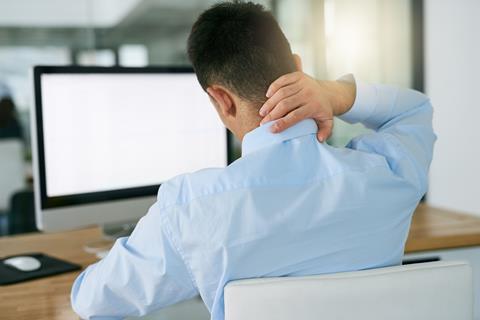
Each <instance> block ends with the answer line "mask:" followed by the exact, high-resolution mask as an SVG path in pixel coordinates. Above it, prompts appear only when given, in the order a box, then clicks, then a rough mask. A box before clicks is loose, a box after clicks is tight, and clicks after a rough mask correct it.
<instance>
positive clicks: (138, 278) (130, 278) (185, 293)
mask: <svg viewBox="0 0 480 320" xmlns="http://www.w3.org/2000/svg"><path fill="white" fill-rule="evenodd" d="M163 220H164V219H162V215H161V212H160V209H159V206H158V203H155V204H154V205H153V206H152V207H151V208H150V210H149V212H148V213H147V215H145V216H144V217H143V218H142V219H140V221H139V223H138V224H137V226H136V228H135V230H134V231H133V233H132V235H131V236H130V237H125V238H120V239H118V240H117V241H116V242H115V245H114V246H113V248H112V249H111V250H110V252H109V253H108V255H107V256H106V257H105V258H104V259H102V260H101V261H99V262H98V263H96V264H94V265H92V266H90V267H88V268H87V269H86V270H85V271H84V272H83V273H82V274H81V275H80V276H79V277H78V278H77V279H76V281H75V283H74V284H73V288H72V293H71V302H72V307H73V309H74V310H75V312H76V313H77V314H78V315H79V316H80V317H82V318H83V319H123V318H124V317H126V316H141V315H145V314H147V313H150V312H152V311H154V310H157V309H160V308H163V307H165V306H168V305H171V304H174V303H176V302H179V301H182V300H186V299H189V298H191V297H193V296H195V295H196V294H198V292H197V289H196V288H195V285H194V284H193V281H192V278H191V277H190V273H189V271H188V268H187V266H186V265H185V263H184V262H183V259H182V257H181V256H180V254H179V252H178V251H177V250H176V248H175V246H174V244H173V243H172V242H171V238H170V237H169V233H168V230H169V229H167V228H166V227H165V222H164V221H163Z"/></svg>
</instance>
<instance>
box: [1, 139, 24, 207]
mask: <svg viewBox="0 0 480 320" xmlns="http://www.w3.org/2000/svg"><path fill="white" fill-rule="evenodd" d="M0 177H1V178H0V212H2V211H4V212H5V211H7V209H8V206H9V202H10V197H11V196H12V194H13V193H15V191H18V190H20V189H22V188H24V187H25V165H24V161H23V143H22V141H21V140H20V139H16V138H11V139H4V140H0Z"/></svg>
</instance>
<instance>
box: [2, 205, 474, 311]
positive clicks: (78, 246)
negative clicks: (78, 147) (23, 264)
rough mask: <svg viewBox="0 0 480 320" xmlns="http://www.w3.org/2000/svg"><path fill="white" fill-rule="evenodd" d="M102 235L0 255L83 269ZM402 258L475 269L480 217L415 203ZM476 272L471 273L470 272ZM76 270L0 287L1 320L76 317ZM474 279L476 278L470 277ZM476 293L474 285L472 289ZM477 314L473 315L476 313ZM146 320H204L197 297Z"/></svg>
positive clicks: (90, 232) (26, 241) (38, 238)
mask: <svg viewBox="0 0 480 320" xmlns="http://www.w3.org/2000/svg"><path fill="white" fill-rule="evenodd" d="M99 237H101V233H100V229H99V228H90V229H83V230H77V231H69V232H61V233H52V234H39V233H35V234H29V235H21V236H13V237H5V238H0V255H1V256H7V255H13V254H20V253H29V252H30V253H31V252H43V253H46V254H49V255H52V256H55V257H58V258H62V259H65V260H68V261H71V262H74V263H78V264H80V265H82V266H83V267H86V266H88V265H89V264H91V263H94V262H95V261H96V257H95V255H93V254H89V253H86V252H85V251H84V249H83V247H84V246H85V244H86V243H88V242H89V241H91V240H92V239H97V238H99ZM406 252H407V255H406V257H407V258H418V257H427V258H428V257H432V256H434V257H440V258H441V259H462V260H469V261H470V262H471V263H472V266H473V267H474V269H476V270H477V278H474V279H475V281H476V282H477V283H478V281H480V279H479V277H478V270H479V269H480V217H474V216H469V215H464V214H457V213H455V212H451V211H447V210H440V209H436V208H432V207H429V206H426V205H420V206H419V207H418V208H417V211H416V213H415V215H414V218H413V222H412V227H411V232H410V235H409V238H408V241H407V245H406ZM474 272H475V270H474ZM78 274H79V272H72V273H67V274H63V275H58V276H53V277H49V278H44V279H39V280H34V281H30V282H24V283H20V284H15V285H10V286H0V310H1V313H0V314H1V318H2V319H32V318H33V319H51V320H55V319H62V320H63V319H78V317H77V316H76V315H75V314H74V312H73V310H72V309H71V307H70V288H71V285H72V283H73V281H74V279H75V278H76V276H77V275H78ZM474 277H475V275H474ZM475 288H476V290H478V289H479V286H478V284H477V286H476V287H475ZM477 312H478V311H477ZM148 318H150V319H172V320H173V319H187V318H188V319H189V320H194V319H209V317H208V313H207V311H206V309H205V308H204V307H203V306H202V305H201V301H200V300H199V299H195V300H190V301H187V302H185V303H183V304H182V305H180V307H179V306H173V307H169V308H167V309H166V310H162V311H161V312H158V313H156V314H154V315H152V316H149V317H148Z"/></svg>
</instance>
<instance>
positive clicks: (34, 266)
mask: <svg viewBox="0 0 480 320" xmlns="http://www.w3.org/2000/svg"><path fill="white" fill-rule="evenodd" d="M3 263H4V264H6V265H7V266H10V267H13V268H15V269H17V270H20V271H24V272H28V271H35V270H38V269H39V268H40V266H41V263H40V261H38V259H35V258H33V257H27V256H19V257H13V258H9V259H5V260H3Z"/></svg>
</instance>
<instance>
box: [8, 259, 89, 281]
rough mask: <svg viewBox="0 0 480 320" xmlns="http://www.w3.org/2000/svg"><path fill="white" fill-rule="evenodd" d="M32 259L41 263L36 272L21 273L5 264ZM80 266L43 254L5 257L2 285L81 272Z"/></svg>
mask: <svg viewBox="0 0 480 320" xmlns="http://www.w3.org/2000/svg"><path fill="white" fill-rule="evenodd" d="M25 256H27V257H32V258H35V259H38V261H40V263H41V266H40V268H39V269H37V270H34V271H20V270H17V269H15V268H14V267H11V266H8V265H6V264H4V263H3V261H5V260H6V259H10V258H13V257H25ZM81 268H82V267H81V266H80V265H78V264H74V263H70V262H67V261H64V260H61V259H57V258H54V257H50V256H47V255H46V254H43V253H23V254H19V255H15V256H9V257H4V258H2V259H1V260H0V285H7V284H14V283H18V282H23V281H28V280H33V279H38V278H43V277H48V276H53V275H57V274H61V273H65V272H71V271H76V270H80V269H81Z"/></svg>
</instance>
